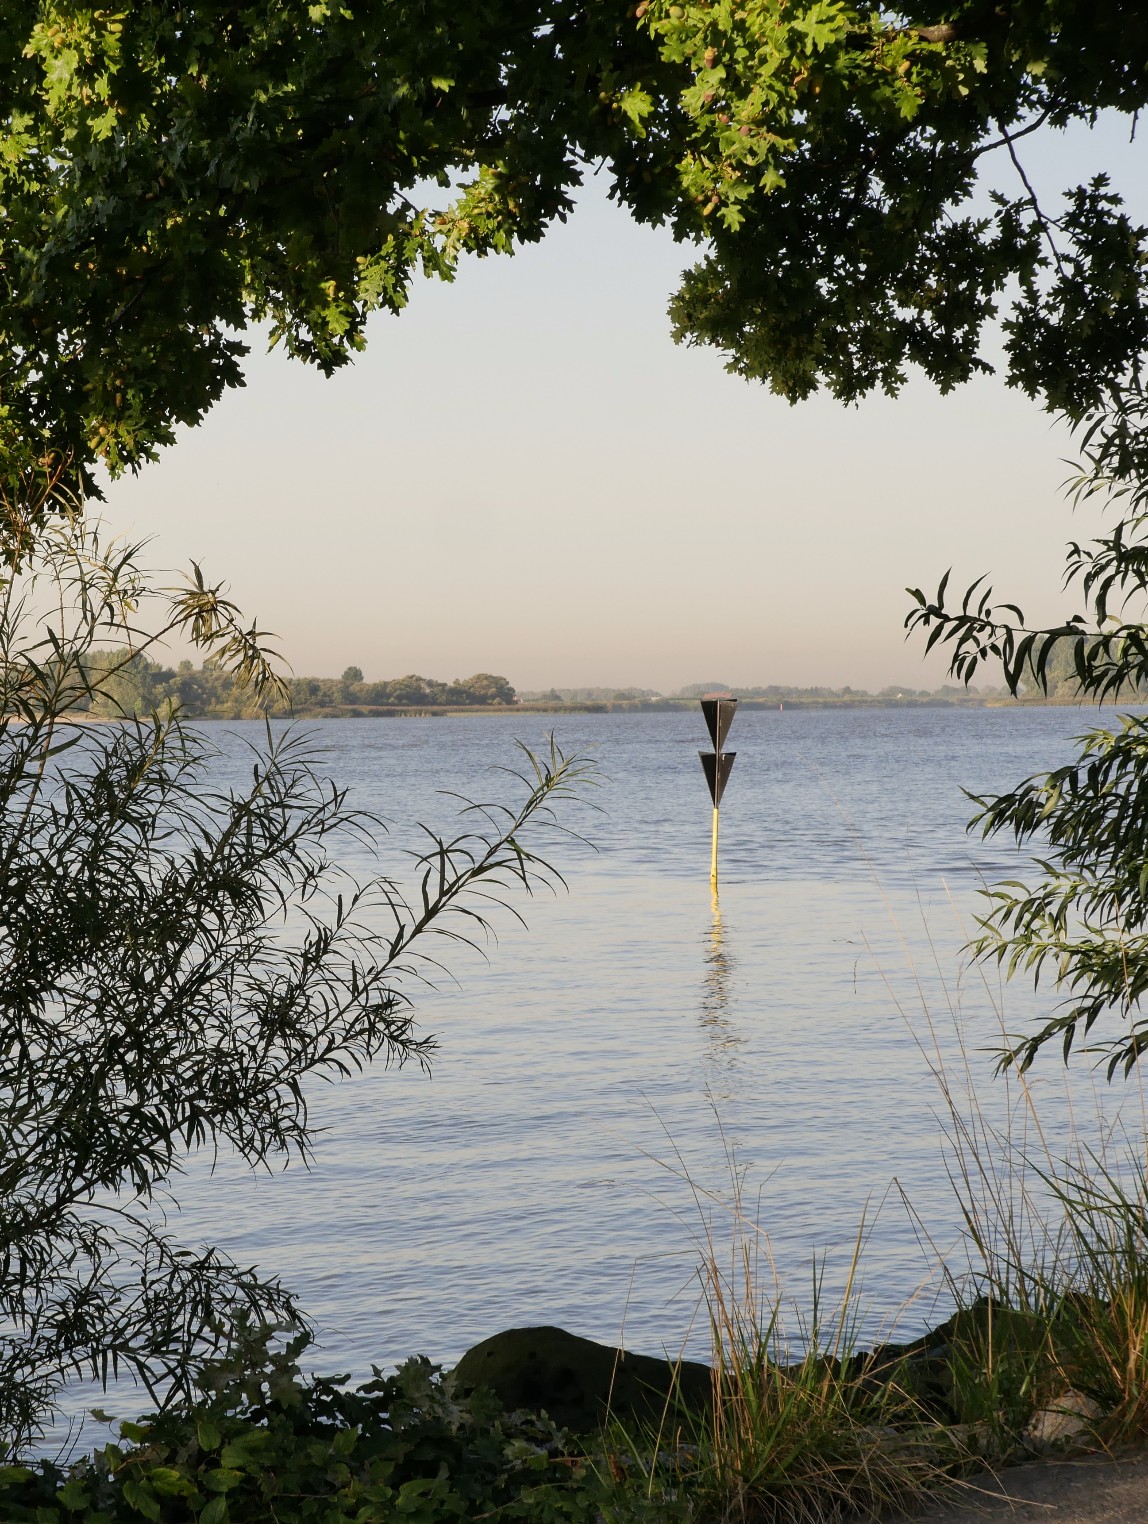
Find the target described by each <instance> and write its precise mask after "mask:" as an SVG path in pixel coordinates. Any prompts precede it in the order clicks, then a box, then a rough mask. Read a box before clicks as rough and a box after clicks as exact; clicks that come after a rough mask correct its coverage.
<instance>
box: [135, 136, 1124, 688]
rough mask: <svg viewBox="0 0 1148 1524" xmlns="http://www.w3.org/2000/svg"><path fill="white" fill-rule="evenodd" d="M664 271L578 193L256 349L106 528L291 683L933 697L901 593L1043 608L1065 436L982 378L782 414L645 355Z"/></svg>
mask: <svg viewBox="0 0 1148 1524" xmlns="http://www.w3.org/2000/svg"><path fill="white" fill-rule="evenodd" d="M1126 135H1127V134H1126V128H1125V127H1124V126H1123V125H1121V126H1119V127H1117V128H1115V129H1104V130H1102V132H1100V133H1097V134H1095V135H1094V136H1095V138H1096V140H1097V141H1094V142H1093V143H1092V144H1086V143H1084V142H1083V140H1082V139H1081V140H1072V141H1068V142H1066V141H1064V140H1063V139H1054V140H1052V141H1051V142H1050V143H1047V144H1046V145H1044V146H1042V148H1041V149H1040V150H1035V149H1034V150H1033V152H1032V155H1031V161H1032V170H1033V173H1034V174H1035V175H1036V177H1037V178H1038V182H1039V181H1043V183H1044V184H1045V185H1047V186H1049V187H1050V189H1051V188H1052V187H1055V186H1059V185H1061V184H1068V183H1070V180H1071V178H1072V177H1073V176H1076V177H1078V178H1084V177H1085V176H1087V175H1088V174H1091V173H1093V172H1095V170H1096V169H1097V168H1103V167H1108V168H1110V169H1111V170H1112V172H1113V175H1114V179H1115V180H1116V182H1117V183H1118V184H1119V185H1120V186H1121V187H1122V188H1123V189H1125V191H1127V190H1128V189H1129V187H1131V186H1135V185H1136V184H1137V179H1136V177H1135V175H1134V173H1133V170H1132V164H1133V158H1132V150H1130V149H1129V148H1128V147H1127V145H1126V143H1125V141H1124V139H1125V138H1126ZM995 173H997V174H999V175H1000V176H1001V179H1002V182H1003V183H1008V184H1010V188H1011V182H1009V181H1008V178H1007V177H1008V174H1010V173H1011V171H1010V170H1009V167H1008V165H1007V162H1006V163H1005V164H1004V165H998V166H996V167H995ZM1137 211H1138V212H1139V214H1140V215H1142V216H1143V215H1144V214H1145V208H1144V207H1143V206H1140V207H1138V208H1137ZM688 262H689V251H688V250H683V249H680V248H678V247H676V246H675V245H674V244H673V242H672V240H671V239H670V238H669V236H668V234H664V233H660V232H658V231H654V230H649V229H642V228H639V227H636V226H635V225H634V224H633V223H632V222H631V221H630V220H629V218H628V216H627V215H626V214H625V213H624V212H620V211H618V210H617V209H616V208H615V207H613V206H611V205H610V204H609V203H608V202H607V201H606V199H605V195H604V192H602V191H599V190H598V189H597V187H596V186H595V185H594V183H593V182H591V183H590V185H589V186H588V188H587V190H586V193H585V195H584V197H583V200H582V204H581V206H580V208H579V210H578V214H577V215H576V216H575V217H574V218H572V219H571V221H570V222H569V223H568V224H567V225H565V226H559V227H557V228H556V229H555V230H554V231H553V232H552V233H551V234H550V236H549V237H548V238H547V239H546V241H545V242H544V243H543V244H541V245H539V246H537V247H533V248H529V249H526V250H524V251H523V252H521V253H520V254H518V255H516V256H515V257H514V258H513V259H501V260H498V259H488V260H483V261H478V260H473V261H471V262H470V263H469V264H468V265H467V266H466V267H465V268H464V269H463V270H462V272H461V273H460V275H459V278H458V280H457V281H456V282H455V283H454V285H452V286H447V285H442V284H439V283H432V282H425V283H423V284H422V285H420V286H419V287H417V288H416V290H415V292H414V297H413V300H412V302H411V305H410V307H409V308H408V310H407V311H406V312H405V313H404V314H403V315H402V317H400V318H398V319H392V318H384V317H378V318H376V319H375V320H374V321H373V323H372V325H371V331H370V335H369V343H368V349H367V351H366V353H365V355H363V356H362V357H361V358H360V359H359V360H358V361H357V362H356V364H355V365H354V366H353V367H350V368H348V369H347V370H345V371H343V372H342V373H341V374H340V375H338V376H336V377H335V378H333V379H332V380H324V379H323V377H321V376H320V375H318V374H317V373H314V372H311V371H309V370H307V369H306V368H305V367H304V366H302V365H300V364H297V363H295V362H290V361H288V360H286V359H285V358H283V357H281V356H280V355H278V354H272V355H266V354H261V353H260V354H254V355H253V356H252V358H251V361H250V363H249V365H248V378H249V379H248V386H247V388H246V389H245V390H244V391H240V392H236V393H232V394H231V395H230V396H229V397H227V398H226V399H225V400H224V401H223V402H221V403H220V404H219V405H218V406H217V408H216V409H215V411H214V412H213V413H212V414H211V415H210V417H209V418H208V420H207V421H206V423H204V424H203V425H201V426H200V428H198V429H196V430H194V431H189V432H186V433H185V434H184V435H183V436H182V437H181V439H180V442H179V443H178V444H177V445H176V446H175V447H174V448H173V449H172V450H170V451H168V452H167V454H166V455H165V456H164V458H163V459H162V461H161V462H160V463H159V464H158V465H155V466H152V467H150V468H148V469H147V470H146V471H145V472H143V473H142V474H141V475H140V476H139V477H138V478H136V479H129V480H127V481H123V482H120V483H117V484H115V485H113V486H112V487H111V488H110V489H109V502H108V506H107V511H106V518H107V520H108V521H109V522H110V524H111V525H112V526H113V527H114V528H116V529H117V530H124V531H129V532H132V533H135V534H149V535H152V536H153V537H154V543H153V545H152V547H151V551H150V555H151V559H152V560H153V562H154V563H155V564H156V565H161V566H164V567H170V566H179V565H181V564H186V562H187V560H188V559H189V558H191V557H194V558H195V559H197V560H200V561H202V562H203V564H204V569H205V571H206V572H207V573H208V575H210V576H212V577H213V578H219V577H226V579H227V580H228V582H229V583H230V585H231V589H232V593H233V596H234V597H235V598H236V599H237V601H238V602H239V603H240V604H241V605H242V607H243V609H244V610H245V612H247V613H248V614H250V615H256V616H258V618H259V620H260V623H261V624H262V625H263V626H264V627H266V628H269V629H271V630H274V631H276V632H278V634H279V635H280V637H281V646H282V649H283V652H284V654H285V655H286V657H287V659H288V660H289V661H290V663H291V664H292V666H293V667H294V669H295V671H296V672H298V673H300V674H304V673H306V674H337V673H339V672H341V671H342V669H343V668H344V667H345V666H347V665H348V664H349V663H355V664H357V665H358V666H360V667H362V669H363V671H364V674H365V675H366V676H367V677H368V678H376V677H391V676H396V675H399V674H401V673H405V672H419V673H422V674H423V675H425V676H430V677H438V678H445V679H448V680H449V679H451V678H455V677H463V676H467V675H469V674H470V673H472V672H475V671H493V672H498V673H502V674H504V675H505V676H507V677H509V678H510V680H511V682H512V683H514V684H515V685H516V686H517V687H519V688H532V687H540V686H544V685H549V684H552V683H553V684H556V685H558V686H560V687H561V686H572V685H580V684H610V685H619V686H620V685H623V684H638V685H640V686H643V687H651V688H658V689H663V690H671V689H673V688H676V687H678V686H680V685H681V684H683V683H687V682H693V681H706V680H720V681H722V682H727V683H731V684H734V685H751V684H755V683H794V684H813V683H826V684H831V685H833V686H839V685H842V684H845V683H850V684H852V685H853V686H855V687H865V688H876V687H881V686H883V685H884V684H886V683H890V682H896V683H905V684H910V685H912V686H915V687H916V686H924V685H930V686H931V685H932V684H934V683H937V682H940V681H942V680H943V663H942V662H941V661H940V660H939V659H936V658H934V659H931V660H930V662H929V663H927V664H924V663H922V660H921V657H920V650H919V645H914V646H906V645H905V643H904V639H903V634H902V629H901V623H902V619H903V616H904V614H905V611H906V608H907V606H908V603H907V599H906V597H905V594H904V591H903V589H904V587H905V585H906V584H918V585H926V586H935V584H936V582H937V580H938V578H939V576H940V574H941V573H942V572H943V571H944V570H945V568H946V567H948V566H950V565H952V566H953V567H954V582H955V583H959V584H960V585H961V586H963V585H964V583H965V582H967V581H971V580H972V578H973V577H975V576H976V575H978V574H979V573H981V572H984V571H991V572H992V573H993V578H994V581H995V583H996V586H997V589H998V592H1000V593H1002V594H1007V596H1009V597H1010V598H1011V599H1012V600H1013V601H1016V602H1019V603H1021V605H1022V606H1023V607H1024V608H1025V610H1026V612H1030V611H1031V612H1032V613H1033V614H1038V615H1041V616H1043V617H1053V616H1055V615H1056V613H1057V611H1058V609H1060V608H1061V607H1062V605H1061V603H1060V601H1059V599H1058V597H1057V589H1058V587H1059V582H1060V573H1061V568H1062V565H1063V554H1064V541H1065V539H1066V537H1067V535H1068V534H1069V533H1075V534H1077V535H1086V534H1087V533H1088V532H1089V531H1090V530H1091V528H1092V525H1091V524H1090V523H1087V522H1084V521H1081V520H1078V521H1075V522H1074V521H1073V520H1072V517H1071V515H1070V513H1069V511H1068V509H1067V508H1066V506H1065V505H1064V503H1063V501H1062V499H1061V496H1060V492H1059V484H1060V483H1061V482H1062V481H1063V479H1064V477H1065V475H1066V468H1065V466H1064V464H1063V458H1064V457H1065V456H1067V455H1069V454H1070V453H1071V450H1072V444H1071V440H1070V439H1069V438H1068V436H1067V435H1066V434H1064V433H1063V432H1058V431H1056V430H1054V429H1053V427H1052V426H1051V424H1050V421H1049V419H1048V417H1047V416H1046V415H1045V414H1043V413H1041V412H1040V411H1039V410H1038V409H1037V407H1036V406H1035V405H1034V404H1032V403H1030V402H1029V401H1027V400H1026V399H1025V398H1023V397H1021V396H1019V395H1017V394H1015V393H1012V392H1009V391H1007V390H1006V389H1005V388H1004V387H1003V386H1002V385H1000V384H999V383H997V382H995V381H982V382H978V383H976V384H974V385H972V386H969V387H967V388H965V389H964V390H963V391H962V392H960V393H958V394H955V395H952V396H949V397H940V396H939V395H937V394H936V393H935V392H934V390H933V389H932V388H930V387H928V386H926V385H925V384H923V383H921V382H919V381H918V382H916V383H914V384H913V385H911V386H910V387H909V388H908V389H907V390H906V392H905V393H904V394H903V395H902V397H901V398H900V399H899V400H897V401H890V400H888V399H885V398H877V399H873V400H870V401H868V402H866V403H864V404H863V405H862V406H860V407H858V408H854V409H846V408H843V407H842V406H841V405H840V404H837V403H834V402H831V401H830V400H828V399H823V398H818V399H814V400H813V401H810V402H808V403H805V404H802V405H800V406H798V407H796V408H791V407H789V406H788V405H787V404H786V403H784V402H782V401H781V400H779V399H778V398H775V397H772V396H771V395H770V394H769V393H768V392H767V391H766V390H765V389H764V388H762V387H760V386H756V385H750V384H747V383H745V382H743V381H739V380H736V379H734V378H732V377H730V376H727V375H726V374H725V372H724V371H723V369H722V362H721V358H720V356H719V355H717V354H716V353H715V352H711V351H703V350H698V349H693V350H691V349H686V348H681V347H677V346H675V345H674V344H673V342H672V341H671V339H670V336H669V325H668V321H667V319H666V316H665V308H666V301H667V298H668V296H669V294H670V292H671V291H672V289H673V288H674V285H675V283H676V277H677V274H678V271H679V270H680V269H681V268H682V266H683V265H684V264H685V263H688ZM254 337H255V343H256V347H257V348H258V346H259V340H258V335H255V336H254Z"/></svg>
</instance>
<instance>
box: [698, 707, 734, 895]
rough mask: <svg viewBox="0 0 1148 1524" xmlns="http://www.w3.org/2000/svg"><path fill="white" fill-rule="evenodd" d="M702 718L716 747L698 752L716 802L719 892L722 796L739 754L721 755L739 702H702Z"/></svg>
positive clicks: (713, 879) (713, 878) (713, 874)
mask: <svg viewBox="0 0 1148 1524" xmlns="http://www.w3.org/2000/svg"><path fill="white" fill-rule="evenodd" d="M701 706H702V714H703V715H704V716H705V722H706V728H707V729H708V730H709V733H710V740H711V741H712V742H713V743H714V749H713V751H699V752H698V756H699V757H700V758H701V759H702V771H703V772H704V773H705V775H706V782H707V784H708V785H709V791H710V798H711V799H712V800H713V802H714V838H713V856H712V858H711V861H710V883H711V884H712V885H713V887H714V890H715V892H716V890H717V849H718V811H719V810H720V808H721V796H722V795H723V794H724V793H725V786H726V784H727V783H728V782H729V775H730V773H731V772H732V771H733V763H734V758H735V757H736V756H737V752H736V751H722V743H723V742H724V741H725V738H726V736H727V735H728V734H729V727H730V726H731V725H732V724H733V716H734V711H735V710H736V708H737V699H735V698H731V697H730V696H729V694H728V693H723V694H714V695H713V696H711V697H707V698H704V699H702V700H701Z"/></svg>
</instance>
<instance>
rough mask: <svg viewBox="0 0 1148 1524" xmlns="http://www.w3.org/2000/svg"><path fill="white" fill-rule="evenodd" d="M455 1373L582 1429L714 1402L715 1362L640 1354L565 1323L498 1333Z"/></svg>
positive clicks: (511, 1403) (507, 1403)
mask: <svg viewBox="0 0 1148 1524" xmlns="http://www.w3.org/2000/svg"><path fill="white" fill-rule="evenodd" d="M455 1376H456V1378H457V1379H458V1381H459V1383H460V1385H462V1386H463V1387H476V1386H484V1387H488V1388H489V1389H490V1390H491V1391H492V1392H493V1393H494V1394H495V1396H496V1397H497V1398H498V1399H499V1401H500V1402H501V1403H502V1404H503V1406H504V1407H505V1408H507V1409H508V1410H509V1411H511V1412H513V1411H514V1410H515V1409H518V1408H526V1409H530V1410H532V1411H534V1412H539V1411H542V1412H546V1413H548V1414H549V1415H550V1417H551V1418H552V1419H553V1420H554V1422H555V1423H557V1424H559V1425H560V1426H561V1427H562V1428H565V1429H571V1430H573V1431H574V1432H575V1433H586V1432H588V1431H589V1430H591V1429H595V1428H599V1427H601V1425H602V1424H603V1423H604V1422H605V1421H606V1419H607V1418H608V1417H614V1418H618V1419H620V1420H621V1421H622V1422H623V1423H627V1422H633V1421H638V1422H643V1423H655V1424H657V1423H659V1422H660V1420H661V1418H662V1415H663V1413H664V1412H665V1411H666V1408H667V1405H668V1406H669V1407H670V1409H671V1412H674V1411H676V1412H677V1413H678V1414H684V1413H697V1412H700V1411H701V1410H702V1409H703V1408H706V1407H708V1406H709V1404H710V1401H711V1374H710V1368H709V1366H708V1365H701V1364H699V1363H698V1362H697V1361H693V1360H683V1361H670V1360H666V1359H658V1358H656V1357H655V1356H652V1355H636V1354H634V1353H633V1352H632V1351H630V1350H624V1349H614V1348H611V1347H610V1346H609V1345H607V1344H597V1343H595V1342H594V1340H593V1339H583V1338H580V1337H579V1336H578V1335H577V1334H572V1333H567V1332H566V1330H565V1329H564V1328H548V1327H543V1328H510V1329H507V1330H506V1331H505V1332H504V1333H498V1334H494V1335H493V1336H492V1337H491V1338H489V1339H483V1340H482V1342H481V1343H480V1344H476V1345H475V1346H474V1347H473V1348H472V1349H468V1350H467V1352H466V1354H465V1355H463V1357H462V1359H461V1360H460V1361H459V1362H458V1365H457V1366H456V1367H455Z"/></svg>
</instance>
